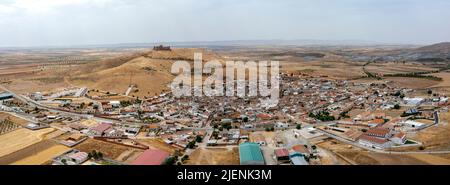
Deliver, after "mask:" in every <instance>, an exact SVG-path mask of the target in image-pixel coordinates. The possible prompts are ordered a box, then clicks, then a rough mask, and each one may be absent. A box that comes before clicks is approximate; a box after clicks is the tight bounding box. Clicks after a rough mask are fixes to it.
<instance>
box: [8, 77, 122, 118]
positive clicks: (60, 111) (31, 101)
mask: <svg viewBox="0 0 450 185" xmlns="http://www.w3.org/2000/svg"><path fill="white" fill-rule="evenodd" d="M0 89H2V90H3V91H7V92H9V93H11V94H12V95H13V96H14V97H15V98H17V99H18V100H20V101H22V102H24V103H28V104H31V105H34V106H36V107H38V108H41V109H47V110H49V111H51V112H56V113H61V114H65V115H70V116H75V117H81V118H85V119H94V120H96V121H99V122H110V123H120V122H119V121H117V120H112V119H106V118H99V117H94V116H93V115H89V114H79V113H74V112H69V111H64V110H60V109H57V108H54V107H50V106H46V105H42V104H40V103H39V102H37V101H34V100H32V99H30V98H27V97H24V96H22V95H20V94H17V93H15V92H13V91H11V90H9V89H7V88H6V87H4V86H2V85H0Z"/></svg>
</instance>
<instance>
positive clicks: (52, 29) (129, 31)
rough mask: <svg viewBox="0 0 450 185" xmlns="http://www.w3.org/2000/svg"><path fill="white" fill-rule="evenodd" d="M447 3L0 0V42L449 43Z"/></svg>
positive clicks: (444, 0) (449, 3)
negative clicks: (235, 41)
mask: <svg viewBox="0 0 450 185" xmlns="http://www.w3.org/2000/svg"><path fill="white" fill-rule="evenodd" d="M449 10H450V1H448V0H338V1H337V0H0V46H3V47H8V46H18V47H21V46H55V45H56V46H69V45H89V44H118V43H152V42H183V41H228V40H274V39H285V40H295V39H313V40H331V41H332V40H355V41H373V42H381V43H393V44H394V43H395V44H432V43H437V42H443V41H450V11H449Z"/></svg>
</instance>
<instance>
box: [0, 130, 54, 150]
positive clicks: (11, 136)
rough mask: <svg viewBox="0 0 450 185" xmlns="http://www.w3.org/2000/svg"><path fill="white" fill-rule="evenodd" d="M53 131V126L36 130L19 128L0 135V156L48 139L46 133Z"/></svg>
mask: <svg viewBox="0 0 450 185" xmlns="http://www.w3.org/2000/svg"><path fill="white" fill-rule="evenodd" d="M54 131H55V129H54V128H46V129H41V130H37V131H31V130H28V129H26V128H20V129H17V130H14V131H12V132H9V133H6V134H3V135H0V146H1V150H0V157H1V156H5V155H7V154H10V153H13V152H15V151H18V150H21V149H24V148H26V147H29V146H31V145H33V144H35V143H38V142H40V141H42V140H45V139H48V137H47V135H48V134H50V133H52V132H54Z"/></svg>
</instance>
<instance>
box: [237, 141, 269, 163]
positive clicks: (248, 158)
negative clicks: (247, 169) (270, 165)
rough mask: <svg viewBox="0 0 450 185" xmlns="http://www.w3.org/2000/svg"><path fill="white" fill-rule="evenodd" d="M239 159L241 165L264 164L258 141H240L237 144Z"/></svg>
mask: <svg viewBox="0 0 450 185" xmlns="http://www.w3.org/2000/svg"><path fill="white" fill-rule="evenodd" d="M239 161H240V163H241V165H264V164H265V162H264V157H263V155H262V152H261V149H260V148H259V144H258V143H250V142H246V143H242V144H240V145H239Z"/></svg>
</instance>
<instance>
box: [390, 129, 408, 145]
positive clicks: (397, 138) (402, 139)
mask: <svg viewBox="0 0 450 185" xmlns="http://www.w3.org/2000/svg"><path fill="white" fill-rule="evenodd" d="M391 141H392V142H393V143H395V144H398V145H403V144H405V143H406V134H405V133H403V132H399V133H397V134H395V135H394V136H393V137H392V138H391Z"/></svg>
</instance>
